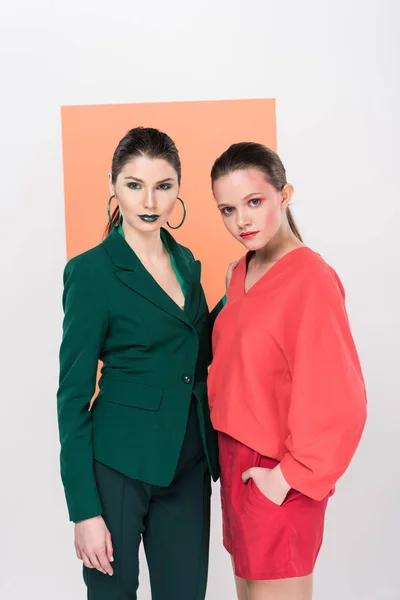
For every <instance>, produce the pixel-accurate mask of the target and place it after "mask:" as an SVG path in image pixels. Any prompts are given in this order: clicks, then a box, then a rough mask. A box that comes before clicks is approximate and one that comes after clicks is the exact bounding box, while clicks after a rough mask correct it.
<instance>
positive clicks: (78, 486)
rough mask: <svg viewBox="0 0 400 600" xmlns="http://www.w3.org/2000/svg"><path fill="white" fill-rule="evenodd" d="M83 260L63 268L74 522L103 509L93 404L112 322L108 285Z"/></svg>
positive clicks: (65, 440) (62, 429)
mask: <svg viewBox="0 0 400 600" xmlns="http://www.w3.org/2000/svg"><path fill="white" fill-rule="evenodd" d="M80 259H81V257H78V259H72V261H70V262H69V263H68V264H67V266H66V268H65V271H64V293H63V309H64V321H63V338H62V343H61V348H60V380H59V389H58V394H57V408H58V423H59V434H60V443H61V453H60V463H61V477H62V480H63V484H64V489H65V495H66V499H67V505H68V510H69V516H70V519H71V521H74V522H78V521H83V520H84V519H88V518H91V517H94V516H96V515H99V514H101V513H102V506H101V502H100V498H99V495H98V492H97V487H96V481H95V477H94V471H93V450H92V415H91V412H90V411H89V405H90V401H91V398H92V396H93V394H94V391H95V385H96V374H97V367H98V359H99V354H100V351H101V348H102V344H103V341H104V338H105V335H106V332H107V326H108V306H107V304H106V302H105V298H104V293H105V290H104V286H103V289H100V283H99V277H97V276H96V273H95V271H94V270H93V268H90V267H89V268H87V267H86V266H85V265H84V264H82V262H81V260H80ZM100 281H101V279H100Z"/></svg>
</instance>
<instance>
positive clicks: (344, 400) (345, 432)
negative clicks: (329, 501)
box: [280, 270, 366, 500]
mask: <svg viewBox="0 0 400 600" xmlns="http://www.w3.org/2000/svg"><path fill="white" fill-rule="evenodd" d="M310 278H311V282H310V285H309V286H308V288H307V289H306V290H304V293H303V296H302V297H299V299H298V302H299V310H298V316H296V317H295V318H294V319H293V321H292V324H291V330H290V331H289V333H288V336H289V342H288V360H289V366H290V377H291V384H292V393H291V399H290V408H289V419H288V435H287V438H286V441H285V446H286V451H287V452H286V455H285V456H284V458H283V459H282V461H281V464H280V468H281V471H282V474H283V477H284V479H285V480H286V481H287V482H288V484H289V485H290V486H291V487H292V488H295V489H297V490H299V491H300V492H303V493H304V494H306V495H308V496H310V497H311V498H314V499H316V500H321V499H322V498H324V497H325V496H326V495H327V494H328V493H329V492H330V491H331V490H332V488H333V487H334V485H335V484H336V482H337V480H338V479H339V478H340V477H341V476H342V475H343V473H344V472H345V470H346V469H347V467H348V466H349V464H350V461H351V459H352V457H353V455H354V453H355V451H356V448H357V446H358V444H359V441H360V438H361V435H362V432H363V429H364V425H365V421H366V392H365V385H364V380H363V375H362V371H361V366H360V362H359V358H358V354H357V350H356V347H355V344H354V341H353V337H352V334H351V331H350V325H349V321H348V317H347V314H346V309H345V302H344V291H343V287H342V285H341V283H340V281H339V279H338V277H337V275H336V274H335V273H334V272H333V271H328V270H321V272H319V271H317V272H316V273H315V274H314V273H311V274H310ZM293 310H294V311H295V307H293Z"/></svg>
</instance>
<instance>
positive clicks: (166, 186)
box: [158, 183, 172, 192]
mask: <svg viewBox="0 0 400 600" xmlns="http://www.w3.org/2000/svg"><path fill="white" fill-rule="evenodd" d="M171 188H172V185H171V184H170V183H161V185H159V186H158V189H160V190H163V191H165V192H166V191H167V190H170V189H171Z"/></svg>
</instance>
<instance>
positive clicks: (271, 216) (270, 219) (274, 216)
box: [263, 208, 281, 230]
mask: <svg viewBox="0 0 400 600" xmlns="http://www.w3.org/2000/svg"><path fill="white" fill-rule="evenodd" d="M263 221H264V227H265V228H266V229H268V230H271V229H276V228H278V227H279V226H280V224H281V211H280V210H276V209H275V208H269V210H268V211H267V212H266V213H265V215H264V219H263Z"/></svg>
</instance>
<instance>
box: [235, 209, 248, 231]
mask: <svg viewBox="0 0 400 600" xmlns="http://www.w3.org/2000/svg"><path fill="white" fill-rule="evenodd" d="M249 224H250V219H249V217H248V214H247V211H245V210H243V209H242V210H240V209H238V210H237V211H236V225H237V226H238V228H239V229H245V228H246V227H248V226H249Z"/></svg>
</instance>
